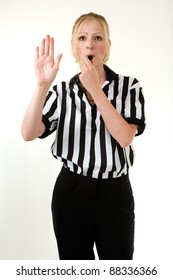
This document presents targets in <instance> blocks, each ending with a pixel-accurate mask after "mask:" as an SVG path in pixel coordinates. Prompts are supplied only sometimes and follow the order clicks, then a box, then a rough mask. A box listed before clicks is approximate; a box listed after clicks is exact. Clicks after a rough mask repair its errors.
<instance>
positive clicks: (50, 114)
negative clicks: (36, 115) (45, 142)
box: [38, 86, 59, 138]
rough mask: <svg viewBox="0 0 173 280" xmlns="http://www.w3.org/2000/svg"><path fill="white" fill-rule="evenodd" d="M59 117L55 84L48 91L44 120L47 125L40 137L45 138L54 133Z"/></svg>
mask: <svg viewBox="0 0 173 280" xmlns="http://www.w3.org/2000/svg"><path fill="white" fill-rule="evenodd" d="M58 118H59V112H58V92H57V87H56V86H54V87H53V90H52V91H49V92H48V95H47V97H46V101H45V104H44V107H43V114H42V121H43V123H44V125H45V131H44V133H43V134H42V135H40V136H39V137H38V138H45V137H47V136H49V135H50V134H52V133H53V132H54V131H55V130H56V128H57V123H58Z"/></svg>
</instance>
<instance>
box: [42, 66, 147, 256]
mask: <svg viewBox="0 0 173 280" xmlns="http://www.w3.org/2000/svg"><path fill="white" fill-rule="evenodd" d="M104 69H105V72H106V81H105V83H104V85H103V88H102V90H103V91H104V93H105V95H106V96H107V98H108V99H109V101H110V102H111V103H112V105H113V106H114V107H115V108H116V110H117V111H118V112H119V113H120V114H121V116H122V117H123V118H124V119H125V120H126V121H127V122H128V123H131V124H136V125H137V132H136V135H140V134H141V133H142V132H143V131H144V129H145V114H144V97H143V93H142V88H141V86H140V84H139V82H138V81H137V79H135V78H131V77H125V76H122V75H118V74H116V73H114V72H113V71H112V70H111V69H110V68H109V67H108V66H106V65H104ZM43 123H44V124H45V127H46V129H45V132H44V133H43V134H42V135H41V136H40V138H45V137H47V136H48V135H50V134H51V133H52V132H54V131H56V136H55V141H54V143H53V145H52V147H51V150H52V154H53V156H54V157H55V158H57V159H59V160H61V161H62V162H63V167H62V170H61V172H60V174H59V176H58V178H57V181H56V184H55V188H54V192H53V200H52V212H53V223H54V230H55V235H56V238H57V244H58V250H59V257H60V259H64V260H65V259H66V260H67V259H81V260H87V259H94V258H95V256H94V252H93V244H94V242H95V244H96V248H97V252H98V256H99V259H105V260H106V259H114V260H115V259H119V260H123V259H132V257H133V249H134V198H133V193H132V189H131V185H130V181H129V177H128V170H129V167H131V166H132V165H133V162H134V150H133V147H132V145H129V146H128V147H126V148H121V146H120V145H119V144H118V143H117V141H116V140H115V139H114V138H113V137H112V136H111V135H110V133H109V131H108V130H107V128H106V126H105V124H104V121H103V119H102V116H101V115H100V113H99V111H98V110H97V107H96V105H91V104H90V102H89V100H88V98H87V94H86V92H85V89H84V88H83V87H82V85H81V84H80V81H79V75H76V76H74V77H73V78H72V79H71V80H70V82H69V83H66V82H62V83H61V84H60V85H56V86H54V87H53V90H52V91H49V93H48V95H47V98H46V102H45V105H44V108H43Z"/></svg>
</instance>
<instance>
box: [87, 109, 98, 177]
mask: <svg viewBox="0 0 173 280" xmlns="http://www.w3.org/2000/svg"><path fill="white" fill-rule="evenodd" d="M91 117H92V119H91V129H92V134H91V147H90V162H89V168H88V172H87V175H88V176H92V173H93V170H94V165H95V149H94V148H95V135H96V124H95V120H96V108H95V107H93V108H92V111H91Z"/></svg>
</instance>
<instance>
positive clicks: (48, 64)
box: [34, 35, 62, 87]
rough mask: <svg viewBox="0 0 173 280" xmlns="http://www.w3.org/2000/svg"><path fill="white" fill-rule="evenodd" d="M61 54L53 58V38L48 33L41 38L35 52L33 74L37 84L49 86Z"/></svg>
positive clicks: (57, 68) (54, 75) (56, 70)
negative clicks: (44, 37)
mask: <svg viewBox="0 0 173 280" xmlns="http://www.w3.org/2000/svg"><path fill="white" fill-rule="evenodd" d="M61 57H62V54H59V55H58V56H57V57H56V59H55V58H54V39H53V38H50V36H49V35H47V36H46V39H42V42H41V45H40V47H36V52H35V63H34V67H35V74H36V78H37V83H38V85H39V86H43V87H44V86H50V85H51V83H52V82H53V81H54V79H55V77H56V74H57V72H58V70H59V64H60V60H61Z"/></svg>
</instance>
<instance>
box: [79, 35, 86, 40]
mask: <svg viewBox="0 0 173 280" xmlns="http://www.w3.org/2000/svg"><path fill="white" fill-rule="evenodd" d="M78 40H79V41H85V40H86V37H85V36H84V35H81V36H80V37H79V38H78Z"/></svg>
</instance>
